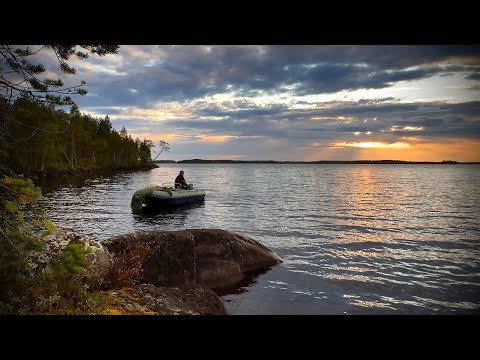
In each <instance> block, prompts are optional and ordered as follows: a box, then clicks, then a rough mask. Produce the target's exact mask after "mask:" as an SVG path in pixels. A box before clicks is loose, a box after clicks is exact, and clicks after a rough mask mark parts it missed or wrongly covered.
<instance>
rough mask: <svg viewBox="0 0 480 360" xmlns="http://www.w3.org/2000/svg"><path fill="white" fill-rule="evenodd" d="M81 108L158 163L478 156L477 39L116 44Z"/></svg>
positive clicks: (84, 73)
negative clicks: (155, 155)
mask: <svg viewBox="0 0 480 360" xmlns="http://www.w3.org/2000/svg"><path fill="white" fill-rule="evenodd" d="M74 66H76V68H77V75H75V76H74V78H75V79H78V80H85V81H86V82H87V85H86V88H87V90H88V91H89V94H88V95H86V96H83V97H78V98H76V99H75V101H76V102H77V104H78V105H79V107H80V110H81V111H82V112H86V113H90V114H92V115H93V116H97V117H104V116H106V115H108V116H109V118H110V120H111V121H112V125H113V127H114V128H115V129H117V130H120V129H121V128H122V126H125V128H126V129H127V131H128V133H129V134H131V135H132V137H134V138H135V137H137V136H138V137H139V138H140V139H143V138H147V139H150V140H152V141H154V142H156V143H157V144H158V141H159V140H164V141H167V142H169V143H170V151H169V152H168V153H162V155H161V156H160V158H159V159H172V160H182V159H190V158H202V159H242V160H280V161H281V160H300V161H301V160H304V161H312V160H360V159H371V160H382V159H396V160H412V161H442V160H457V161H480V46H463V45H453V46H447V45H437V46H426V45H415V46H406V45H401V46H395V45H389V46H380V45H375V46H372V45H369V46H361V45H355V46H348V45H342V46H330V45H329V46H300V45H296V46H281V45H273V46H263V45H262V46H257V45H254V46H243V45H242V46H235V45H231V46H223V45H212V46H199V45H198V46H197V45H195V46H156V45H155V46H154V45H152V46H149V45H135V46H131V45H128V46H127V45H125V46H122V45H121V46H120V50H119V53H118V54H116V55H108V56H105V57H101V58H99V57H95V56H91V57H89V58H88V59H86V60H82V61H75V63H74Z"/></svg>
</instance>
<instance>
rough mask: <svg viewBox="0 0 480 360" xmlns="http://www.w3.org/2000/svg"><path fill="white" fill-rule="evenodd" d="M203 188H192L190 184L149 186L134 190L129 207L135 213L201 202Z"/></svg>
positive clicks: (203, 192)
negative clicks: (185, 186)
mask: <svg viewBox="0 0 480 360" xmlns="http://www.w3.org/2000/svg"><path fill="white" fill-rule="evenodd" d="M204 200H205V190H198V189H194V188H193V185H191V184H190V186H189V188H188V189H173V188H171V187H163V186H151V187H148V188H145V189H141V190H138V191H136V192H135V194H133V197H132V203H131V207H132V210H133V211H134V212H136V213H139V212H141V211H142V209H147V208H148V209H149V210H159V209H171V208H176V207H180V206H183V205H195V204H200V203H203V202H204Z"/></svg>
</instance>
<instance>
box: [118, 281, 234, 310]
mask: <svg viewBox="0 0 480 360" xmlns="http://www.w3.org/2000/svg"><path fill="white" fill-rule="evenodd" d="M112 295H114V296H115V298H117V299H118V300H120V302H119V303H121V305H118V306H116V307H114V308H111V309H110V314H112V315H115V314H117V315H227V310H226V309H225V307H224V305H223V303H222V301H221V300H220V299H219V298H218V296H217V295H216V294H215V293H214V292H213V291H212V290H210V289H207V288H203V287H201V286H191V287H183V288H176V287H161V288H159V287H156V286H153V285H150V284H141V285H135V286H134V287H130V288H124V289H120V290H116V291H113V292H112Z"/></svg>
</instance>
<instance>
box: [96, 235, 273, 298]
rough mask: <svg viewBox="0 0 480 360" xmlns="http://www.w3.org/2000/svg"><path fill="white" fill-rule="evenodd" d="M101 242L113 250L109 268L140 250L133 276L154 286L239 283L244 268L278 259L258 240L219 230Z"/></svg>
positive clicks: (266, 265)
mask: <svg viewBox="0 0 480 360" xmlns="http://www.w3.org/2000/svg"><path fill="white" fill-rule="evenodd" d="M102 245H103V246H104V247H105V248H107V249H108V251H109V252H110V253H111V254H113V256H114V267H115V260H116V259H119V258H122V257H123V258H125V256H126V255H128V254H132V253H139V254H140V253H141V254H142V255H141V256H140V258H139V259H137V261H139V265H140V271H139V272H138V274H135V276H136V277H137V279H135V280H136V282H138V283H147V284H152V285H155V286H170V287H172V286H173V287H177V286H193V285H203V286H206V287H208V288H211V289H215V288H220V287H224V286H228V285H233V284H235V283H238V282H240V281H241V280H242V278H243V276H244V274H245V273H247V272H251V271H258V270H262V269H266V268H269V267H271V266H273V265H276V264H279V263H281V262H282V259H281V258H280V257H279V256H278V255H277V254H276V253H275V252H274V251H272V250H270V249H269V248H267V247H266V246H265V245H262V244H261V243H259V242H258V241H256V240H254V239H251V238H249V237H247V236H243V235H240V234H236V233H233V232H231V231H227V230H221V229H189V230H179V231H144V232H136V233H132V234H126V235H120V236H115V237H113V238H110V239H108V240H106V241H104V242H102ZM138 249H142V251H138Z"/></svg>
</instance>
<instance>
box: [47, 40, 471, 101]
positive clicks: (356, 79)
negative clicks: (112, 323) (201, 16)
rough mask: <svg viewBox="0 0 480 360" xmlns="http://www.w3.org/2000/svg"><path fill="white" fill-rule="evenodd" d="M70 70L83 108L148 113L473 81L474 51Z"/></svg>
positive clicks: (243, 57) (192, 49)
mask: <svg viewBox="0 0 480 360" xmlns="http://www.w3.org/2000/svg"><path fill="white" fill-rule="evenodd" d="M452 59H453V60H452ZM50 61H53V60H52V59H50ZM447 61H452V62H453V61H455V62H454V63H449V62H447ZM52 64H53V63H52ZM75 64H76V66H77V69H79V73H78V79H82V80H85V81H87V89H88V90H89V92H90V93H91V94H95V95H97V96H91V97H83V98H81V99H79V103H80V104H81V105H82V106H99V105H102V104H103V105H110V106H130V105H136V106H140V107H147V106H151V104H153V103H155V102H158V101H187V100H189V99H195V98H199V97H202V96H206V95H213V94H216V93H223V92H236V93H238V94H243V95H247V96H256V95H259V94H260V92H264V93H265V92H266V93H270V94H274V93H277V92H281V91H286V90H287V89H288V90H289V91H290V92H293V93H296V94H320V93H332V92H336V91H341V90H352V89H363V88H365V89H366V88H370V89H380V88H384V87H390V86H392V85H393V84H395V83H396V82H398V81H403V80H416V79H424V78H428V77H431V76H433V75H435V74H438V75H442V74H446V73H462V74H464V75H463V76H466V77H468V78H469V79H472V80H479V79H478V73H479V66H480V46H460V45H456V46H443V45H439V46H425V45H422V46H405V45H401V46H394V45H392V46H346V45H344V46H299V45H298V46H278V45H277V46H275V45H274V46H211V47H208V46H146V45H145V46H138V45H137V46H122V47H120V52H119V54H117V55H109V56H106V57H102V58H100V57H98V56H91V57H90V58H89V59H87V60H83V61H77V62H76V63H75ZM107 68H108V69H107ZM102 69H103V70H102ZM80 70H81V71H80ZM129 89H135V90H136V91H137V92H135V93H132V91H131V90H129Z"/></svg>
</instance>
